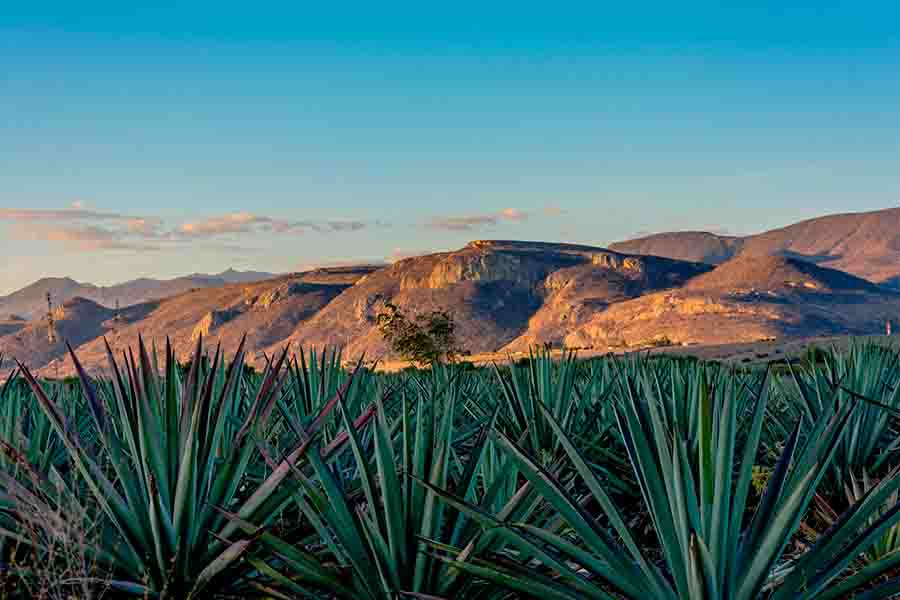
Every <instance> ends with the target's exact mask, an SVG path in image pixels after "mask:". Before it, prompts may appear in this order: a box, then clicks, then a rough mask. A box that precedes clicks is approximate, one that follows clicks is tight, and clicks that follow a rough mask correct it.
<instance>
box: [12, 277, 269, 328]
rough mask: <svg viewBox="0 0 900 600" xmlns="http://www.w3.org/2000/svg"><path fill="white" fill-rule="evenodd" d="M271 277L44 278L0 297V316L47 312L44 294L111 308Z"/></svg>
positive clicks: (32, 315) (34, 315)
mask: <svg viewBox="0 0 900 600" xmlns="http://www.w3.org/2000/svg"><path fill="white" fill-rule="evenodd" d="M271 277H273V275H272V274H271V273H261V272H258V271H235V270H233V269H229V270H227V271H224V272H222V273H219V274H218V275H203V274H201V273H195V274H193V275H187V276H185V277H177V278H175V279H147V278H141V279H134V280H132V281H126V282H125V283H119V284H116V285H111V286H105V287H104V286H96V285H92V284H90V283H79V282H78V281H75V280H74V279H71V278H68V277H47V278H44V279H40V280H38V281H36V282H34V283H32V284H31V285H29V286H26V287H24V288H22V289H20V290H17V291H15V292H13V293H11V294H9V295H7V296H0V319H7V318H9V317H20V318H25V319H34V318H38V317H42V316H44V315H46V313H47V293H48V292H49V293H50V295H51V297H52V298H53V302H54V304H61V303H63V302H66V301H67V300H69V299H71V298H76V297H78V298H85V299H87V300H92V301H94V302H96V303H97V304H101V305H103V306H106V307H107V308H113V307H115V305H116V302H118V303H119V305H120V306H123V307H124V306H131V305H132V304H140V303H141V302H147V301H149V300H159V299H161V298H167V297H169V296H174V295H175V294H181V293H184V292H187V291H189V290H192V289H197V288H210V287H221V286H223V285H226V284H229V283H249V282H252V281H261V280H265V279H269V278H271Z"/></svg>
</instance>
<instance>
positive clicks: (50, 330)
mask: <svg viewBox="0 0 900 600" xmlns="http://www.w3.org/2000/svg"><path fill="white" fill-rule="evenodd" d="M47 339H48V340H49V342H50V344H51V345H52V344H55V343H56V324H55V323H54V321H53V298H52V297H51V296H50V292H47Z"/></svg>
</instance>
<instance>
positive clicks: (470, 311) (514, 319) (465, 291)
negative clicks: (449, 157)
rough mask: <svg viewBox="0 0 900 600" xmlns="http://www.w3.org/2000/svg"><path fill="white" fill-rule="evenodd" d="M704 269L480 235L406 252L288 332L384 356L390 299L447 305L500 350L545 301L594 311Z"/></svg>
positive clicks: (425, 306) (409, 306) (477, 345)
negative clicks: (383, 321) (458, 244)
mask: <svg viewBox="0 0 900 600" xmlns="http://www.w3.org/2000/svg"><path fill="white" fill-rule="evenodd" d="M703 270H704V267H702V266H698V265H694V264H689V263H680V262H678V261H671V260H665V259H657V258H636V257H631V256H627V255H623V254H619V253H615V252H610V251H608V250H605V249H602V248H595V247H591V246H578V245H573V244H550V243H543V242H511V241H476V242H472V243H470V244H469V245H467V246H466V247H464V248H462V249H460V250H458V251H455V252H445V253H440V254H432V255H428V256H421V257H416V258H410V259H405V260H402V261H398V262H396V263H394V264H393V265H391V266H390V267H388V268H385V269H383V270H381V271H378V272H376V273H373V274H371V275H369V276H368V277H366V278H364V279H362V280H361V281H360V282H359V283H358V284H357V285H355V286H354V287H352V288H350V289H348V290H347V291H345V292H344V293H342V294H341V295H340V296H338V297H337V298H335V300H334V301H333V302H331V303H330V304H329V305H328V306H327V307H325V308H324V309H323V310H322V311H321V312H320V313H319V314H317V315H316V316H315V317H313V318H312V319H310V320H309V321H307V322H304V323H302V324H301V325H300V326H299V327H298V328H297V330H296V331H295V332H294V334H293V335H291V337H290V341H291V343H292V344H293V347H294V348H295V349H296V348H299V347H309V346H315V347H321V346H340V347H343V348H344V349H345V351H346V354H347V355H348V356H351V357H356V356H359V355H362V354H365V355H366V356H367V357H369V358H382V357H385V356H387V355H388V354H389V352H388V348H387V347H386V345H385V344H384V342H383V340H382V339H381V336H380V334H379V333H378V330H377V327H376V326H375V320H376V317H377V315H378V313H379V312H380V311H381V310H382V309H383V308H384V306H385V304H386V303H388V302H390V303H394V304H396V305H399V306H401V307H403V308H404V309H405V310H407V311H408V312H410V313H421V312H426V311H430V310H439V309H449V310H450V312H451V313H452V314H453V316H454V319H455V322H456V325H457V334H458V339H459V342H460V345H461V346H462V347H463V348H464V349H466V350H468V351H471V352H485V351H493V350H497V349H499V348H502V347H504V346H505V345H507V344H509V343H510V342H511V341H512V340H514V339H516V338H517V337H519V336H521V335H522V334H523V333H525V332H526V331H527V330H528V329H529V322H530V320H531V319H532V318H533V317H534V316H535V314H536V313H539V312H540V311H541V310H542V307H547V306H551V308H547V309H546V312H548V313H552V314H555V313H556V312H558V311H561V310H562V309H561V308H558V305H562V304H564V303H566V304H567V305H568V304H572V305H574V304H578V305H580V306H582V307H583V309H584V311H585V312H590V311H594V310H597V307H598V306H600V305H603V306H606V305H608V304H609V303H612V302H616V301H619V300H621V299H624V298H631V297H634V296H636V295H639V294H641V293H644V292H646V291H647V290H651V289H660V288H662V287H671V286H673V285H678V284H680V283H682V282H683V281H685V280H686V279H687V278H688V277H689V276H691V275H694V274H697V273H699V272H702V271H703ZM546 318H547V320H548V321H553V322H554V327H556V328H555V329H554V330H553V331H554V333H553V335H555V336H556V337H557V338H558V337H560V333H559V332H558V329H559V328H558V327H557V326H556V325H555V323H557V322H558V321H559V320H558V319H556V318H555V317H553V316H551V315H548V316H547V317H546ZM537 335H543V333H542V332H537V333H535V336H537ZM535 339H537V338H535Z"/></svg>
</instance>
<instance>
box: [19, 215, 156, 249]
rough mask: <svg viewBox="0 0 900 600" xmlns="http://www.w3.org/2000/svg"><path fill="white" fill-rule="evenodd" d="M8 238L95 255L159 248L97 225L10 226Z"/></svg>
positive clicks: (20, 224)
mask: <svg viewBox="0 0 900 600" xmlns="http://www.w3.org/2000/svg"><path fill="white" fill-rule="evenodd" d="M9 235H10V238H11V239H14V240H36V241H48V242H61V243H63V244H65V245H66V246H67V247H68V248H70V249H72V250H77V251H81V252H94V251H99V250H140V251H155V250H159V249H160V248H159V246H157V245H153V244H147V243H141V242H140V241H135V240H129V239H128V238H127V236H126V235H125V234H124V233H123V232H122V231H120V230H113V229H108V228H105V227H98V226H96V225H53V224H48V223H35V222H27V221H26V222H18V223H13V224H12V226H11V227H10V229H9Z"/></svg>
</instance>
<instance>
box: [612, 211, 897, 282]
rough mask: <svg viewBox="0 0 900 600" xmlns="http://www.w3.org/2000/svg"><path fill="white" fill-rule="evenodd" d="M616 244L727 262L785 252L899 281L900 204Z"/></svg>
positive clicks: (878, 278)
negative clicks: (740, 234) (751, 229)
mask: <svg viewBox="0 0 900 600" xmlns="http://www.w3.org/2000/svg"><path fill="white" fill-rule="evenodd" d="M610 248H611V249H613V250H617V251H620V252H631V253H636V254H652V255H655V256H665V257H669V258H675V259H691V258H693V259H697V260H705V261H706V262H710V263H713V264H717V263H721V262H724V261H726V260H728V259H730V258H731V257H733V256H735V255H737V254H738V253H746V254H751V255H784V256H789V257H793V258H800V259H803V260H805V261H807V262H813V263H815V264H818V265H820V266H826V267H830V268H833V269H839V270H842V271H846V272H848V273H851V274H853V275H856V276H858V277H863V278H865V279H868V280H870V281H873V282H875V283H885V284H889V285H892V286H897V285H898V284H900V208H890V209H885V210H879V211H873V212H863V213H847V214H839V215H830V216H826V217H820V218H817V219H810V220H807V221H802V222H800V223H796V224H793V225H789V226H787V227H783V228H781V229H775V230H772V231H767V232H765V233H761V234H759V235H753V236H747V237H744V238H732V237H726V236H717V235H715V234H712V233H698V232H672V233H663V234H657V235H654V236H649V237H646V238H641V239H637V240H630V241H627V242H619V243H616V244H612V245H611V246H610Z"/></svg>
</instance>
